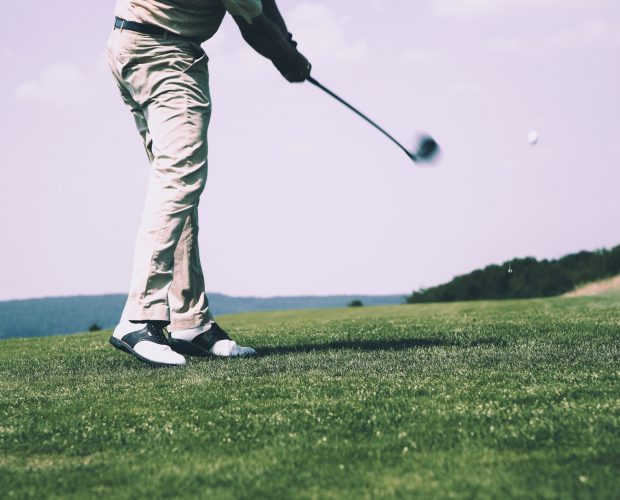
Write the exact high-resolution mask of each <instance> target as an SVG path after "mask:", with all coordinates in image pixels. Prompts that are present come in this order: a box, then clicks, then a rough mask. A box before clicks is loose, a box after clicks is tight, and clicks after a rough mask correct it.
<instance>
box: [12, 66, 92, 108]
mask: <svg viewBox="0 0 620 500" xmlns="http://www.w3.org/2000/svg"><path fill="white" fill-rule="evenodd" d="M94 95H95V92H94V88H93V77H92V76H90V75H87V74H86V73H85V72H84V71H83V70H82V69H81V68H80V67H79V66H76V65H75V64H71V63H67V62H58V63H55V64H52V65H51V66H48V67H47V68H46V69H44V70H43V71H42V72H41V74H40V75H39V76H38V77H37V78H35V79H33V80H29V81H27V82H24V83H22V84H20V85H18V86H17V88H16V89H15V91H14V94H13V97H14V98H15V100H16V101H18V102H21V103H28V104H46V105H51V106H53V107H56V108H67V107H73V106H76V105H78V106H79V105H81V104H84V103H85V102H87V101H88V100H90V99H91V98H92V97H93V96H94Z"/></svg>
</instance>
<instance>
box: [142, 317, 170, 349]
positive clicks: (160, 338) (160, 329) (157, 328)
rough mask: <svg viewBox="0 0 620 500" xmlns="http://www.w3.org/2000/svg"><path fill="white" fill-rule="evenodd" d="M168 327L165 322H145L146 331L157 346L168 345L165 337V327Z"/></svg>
mask: <svg viewBox="0 0 620 500" xmlns="http://www.w3.org/2000/svg"><path fill="white" fill-rule="evenodd" d="M167 325H168V323H167V322H165V321H147V322H146V330H147V331H148V332H149V333H150V334H151V335H152V336H153V339H154V340H155V342H156V343H157V344H163V345H165V346H167V345H168V338H167V337H166V333H168V331H167V330H166V326H167Z"/></svg>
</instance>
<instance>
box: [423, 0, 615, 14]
mask: <svg viewBox="0 0 620 500" xmlns="http://www.w3.org/2000/svg"><path fill="white" fill-rule="evenodd" d="M616 4H617V0H431V4H430V6H431V12H432V13H433V14H435V15H441V16H462V15H472V16H480V15H489V14H495V13H498V12H502V13H507V12H508V11H515V10H517V11H525V12H530V13H535V14H538V15H539V14H540V12H541V10H543V9H545V10H547V11H551V12H556V13H559V12H566V11H567V10H575V11H582V12H585V11H592V9H595V8H614V7H615V6H616ZM535 14H533V15H535Z"/></svg>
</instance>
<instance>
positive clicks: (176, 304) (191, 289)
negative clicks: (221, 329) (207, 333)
mask: <svg viewBox="0 0 620 500" xmlns="http://www.w3.org/2000/svg"><path fill="white" fill-rule="evenodd" d="M168 301H169V304H170V320H171V324H170V330H172V331H174V330H185V329H186V328H194V327H196V326H201V325H204V324H206V323H208V322H209V321H211V320H212V317H211V314H210V311H209V302H208V300H207V296H206V294H205V284H204V276H203V273H202V266H201V264H200V253H199V252H198V205H196V206H195V207H194V210H193V211H192V213H191V214H190V215H189V216H188V217H187V219H186V220H185V226H184V227H183V232H182V234H181V238H180V240H179V243H178V245H177V248H176V250H175V252H174V278H173V280H172V286H171V287H170V291H169V293H168Z"/></svg>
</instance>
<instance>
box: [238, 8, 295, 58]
mask: <svg viewBox="0 0 620 500" xmlns="http://www.w3.org/2000/svg"><path fill="white" fill-rule="evenodd" d="M237 24H238V25H239V28H240V30H241V35H242V36H243V39H244V40H245V41H246V42H247V43H248V44H249V45H250V46H251V47H252V48H253V49H254V50H255V51H256V52H258V53H259V54H261V55H262V56H264V57H266V58H268V59H270V60H271V61H272V62H273V63H274V64H275V65H276V66H281V65H289V64H290V65H293V64H295V62H296V61H297V59H298V57H299V53H298V52H297V49H296V48H295V47H294V46H293V45H292V44H291V43H290V42H289V40H287V38H286V35H285V33H283V32H282V30H281V29H280V28H279V27H278V26H277V25H276V24H275V23H274V22H272V21H271V20H270V19H268V18H267V17H266V16H265V15H264V14H261V15H260V16H258V17H256V18H254V19H253V20H252V24H248V23H246V22H245V21H244V20H242V19H241V20H237Z"/></svg>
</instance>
